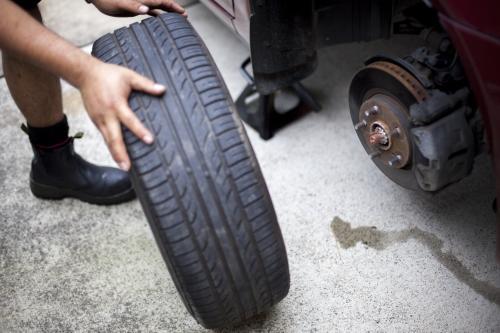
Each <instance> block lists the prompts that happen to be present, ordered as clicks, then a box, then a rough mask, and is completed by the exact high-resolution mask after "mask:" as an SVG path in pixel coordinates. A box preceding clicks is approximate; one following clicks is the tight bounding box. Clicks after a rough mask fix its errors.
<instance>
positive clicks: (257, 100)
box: [235, 58, 321, 140]
mask: <svg viewBox="0 0 500 333" xmlns="http://www.w3.org/2000/svg"><path fill="white" fill-rule="evenodd" d="M250 63H251V59H250V58H248V59H246V60H245V61H244V62H243V63H242V64H241V67H240V71H241V74H242V75H243V77H244V78H245V80H246V81H247V86H246V87H245V89H243V92H242V93H241V94H240V96H239V97H238V98H237V99H236V103H235V104H236V109H237V110H238V114H239V115H240V117H241V119H243V121H245V123H247V124H248V125H249V126H250V127H252V128H253V129H255V130H256V131H257V132H258V133H259V135H260V137H261V138H262V139H264V140H269V139H270V138H272V137H273V134H274V133H275V132H276V131H277V130H279V129H280V128H282V127H284V126H286V125H288V124H290V123H291V122H293V121H295V120H297V119H299V118H300V117H302V116H303V115H305V114H306V113H308V112H309V111H314V112H319V111H320V110H321V105H320V104H319V103H318V102H317V101H316V100H315V99H314V98H313V97H312V96H311V94H310V92H309V91H308V90H307V89H306V88H305V87H304V86H303V85H302V84H301V83H300V82H296V83H294V84H293V85H292V86H290V87H287V88H286V90H287V91H288V92H290V93H292V94H293V95H294V97H295V98H297V103H296V105H295V106H294V107H293V108H291V109H290V110H286V111H279V112H278V111H277V110H276V103H275V99H276V96H277V93H279V92H276V93H272V94H269V95H263V94H260V93H259V92H258V91H257V87H256V85H255V80H254V78H253V76H252V75H251V74H250V73H249V72H248V71H247V67H248V65H249V64H250ZM283 90H285V89H283ZM283 90H282V91H283Z"/></svg>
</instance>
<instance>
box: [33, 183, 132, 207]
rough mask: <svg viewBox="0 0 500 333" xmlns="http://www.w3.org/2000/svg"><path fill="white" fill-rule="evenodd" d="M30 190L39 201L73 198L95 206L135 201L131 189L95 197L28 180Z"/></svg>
mask: <svg viewBox="0 0 500 333" xmlns="http://www.w3.org/2000/svg"><path fill="white" fill-rule="evenodd" d="M30 188H31V192H32V193H33V195H34V196H35V197H37V198H39V199H48V200H62V199H64V198H74V199H78V200H81V201H83V202H87V203H91V204H95V205H116V204H120V203H124V202H127V201H131V200H133V199H135V197H136V195H135V191H134V189H133V188H132V187H131V188H129V189H127V190H126V191H123V192H121V193H118V194H115V195H113V196H107V197H96V196H91V195H87V194H85V193H81V192H78V191H74V190H70V189H61V188H58V187H53V186H50V185H44V184H40V183H37V182H35V181H33V180H32V179H30Z"/></svg>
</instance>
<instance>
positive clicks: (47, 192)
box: [23, 119, 135, 205]
mask: <svg viewBox="0 0 500 333" xmlns="http://www.w3.org/2000/svg"><path fill="white" fill-rule="evenodd" d="M64 121H66V119H65V120H64ZM66 127H67V123H66ZM23 129H25V131H26V132H27V133H28V135H29V136H30V141H31V143H32V147H33V152H34V154H35V156H34V158H33V161H32V163H31V173H30V187H31V192H33V194H34V195H35V196H36V197H38V198H42V199H62V198H66V197H72V198H76V199H80V200H82V201H85V202H89V203H93V204H100V205H112V204H118V203H122V202H126V201H130V200H132V199H134V198H135V192H134V190H133V188H132V184H131V182H130V178H129V176H128V174H127V173H126V172H124V171H122V170H120V169H116V168H110V167H102V166H97V165H94V164H91V163H89V162H87V161H85V160H84V159H83V158H82V157H80V155H78V154H77V153H76V152H75V151H74V148H73V140H74V138H73V137H67V135H66V139H65V140H63V141H62V142H59V143H58V144H55V145H50V146H47V145H40V144H36V143H34V139H36V134H34V132H36V131H37V129H33V128H31V127H29V128H26V127H24V128H23ZM52 133H54V131H52Z"/></svg>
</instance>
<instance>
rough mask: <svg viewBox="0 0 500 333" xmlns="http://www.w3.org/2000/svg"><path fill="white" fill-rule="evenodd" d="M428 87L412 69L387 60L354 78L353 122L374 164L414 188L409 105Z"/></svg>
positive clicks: (421, 98)
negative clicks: (406, 68) (415, 75)
mask: <svg viewBox="0 0 500 333" xmlns="http://www.w3.org/2000/svg"><path fill="white" fill-rule="evenodd" d="M427 97H428V95H427V91H426V89H425V88H424V87H423V85H422V84H421V83H420V82H419V80H417V79H416V78H415V77H414V76H413V75H412V74H411V73H410V72H409V71H407V70H405V69H404V68H403V67H401V66H399V65H397V64H395V63H391V62H388V61H376V62H373V63H371V64H369V65H367V66H366V67H365V68H363V69H361V70H360V71H359V72H358V73H357V74H356V75H355V77H354V79H353V80H352V82H351V86H350V89H349V107H350V112H351V118H352V122H353V124H354V128H355V129H356V132H357V134H358V138H359V140H360V141H361V143H362V144H363V147H364V148H365V150H366V152H367V153H368V154H369V155H370V157H371V158H372V160H373V162H374V163H375V165H376V166H377V167H378V168H379V169H380V170H381V171H382V172H383V173H384V174H385V175H386V176H387V177H389V178H390V179H392V180H393V181H394V182H396V183H397V184H399V185H401V186H403V187H406V188H409V189H414V190H419V189H420V187H419V185H418V184H417V181H416V179H415V176H414V170H413V163H412V161H413V160H414V154H417V153H418V149H415V148H414V144H413V141H412V137H411V134H410V128H411V126H410V125H411V124H410V117H409V107H410V106H411V105H412V104H414V103H420V102H422V101H425V99H427Z"/></svg>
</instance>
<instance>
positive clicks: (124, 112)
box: [79, 60, 165, 171]
mask: <svg viewBox="0 0 500 333" xmlns="http://www.w3.org/2000/svg"><path fill="white" fill-rule="evenodd" d="M89 68H90V70H88V71H87V72H86V74H85V77H84V78H83V80H82V84H81V85H80V86H79V88H80V92H81V94H82V98H83V103H84V105H85V109H86V110H87V113H88V115H89V117H90V118H91V119H92V121H93V122H94V124H95V125H96V127H97V128H98V129H99V131H100V132H101V134H102V136H103V137H104V140H105V141H106V144H107V146H108V149H109V151H110V152H111V155H112V156H113V159H114V160H115V161H116V163H118V165H119V166H120V168H121V169H123V170H126V171H127V170H129V169H130V159H129V157H128V154H127V150H126V148H125V144H124V142H123V137H122V131H121V126H120V124H123V125H124V126H126V127H127V128H128V129H130V131H132V133H134V134H135V135H136V136H137V137H138V138H140V139H141V140H142V141H144V142H145V143H147V144H151V143H152V142H153V140H154V139H153V135H152V134H151V132H150V131H148V130H147V129H146V127H145V126H144V125H143V124H142V123H141V121H140V120H139V119H138V118H137V117H136V116H135V114H134V112H133V111H132V110H131V109H130V107H129V105H128V98H129V95H130V93H131V92H132V90H137V91H142V92H145V93H148V94H151V95H161V94H163V93H164V92H165V87H164V86H162V85H160V84H155V83H154V82H153V81H151V80H149V79H147V78H145V77H143V76H141V75H139V74H137V73H136V72H134V71H131V70H129V69H127V68H124V67H121V66H117V65H111V64H105V63H102V62H100V61H97V60H96V62H94V63H93V65H91V66H89Z"/></svg>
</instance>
